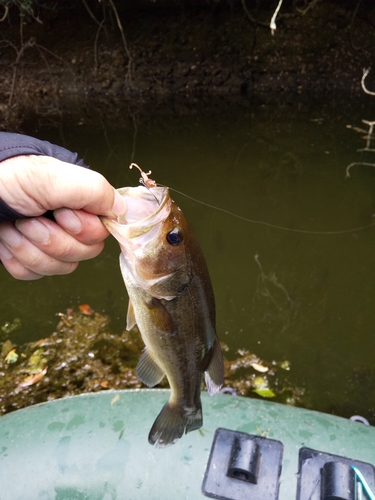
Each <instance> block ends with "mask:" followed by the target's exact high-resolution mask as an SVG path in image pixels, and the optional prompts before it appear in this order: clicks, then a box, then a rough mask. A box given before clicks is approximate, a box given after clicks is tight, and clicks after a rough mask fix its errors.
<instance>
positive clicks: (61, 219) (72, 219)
mask: <svg viewBox="0 0 375 500" xmlns="http://www.w3.org/2000/svg"><path fill="white" fill-rule="evenodd" d="M53 214H54V216H55V217H56V219H57V220H58V223H59V225H60V226H62V227H63V228H64V229H66V230H68V231H69V232H70V233H79V232H81V231H82V222H81V219H80V218H79V217H77V215H76V214H75V213H74V212H73V211H72V210H70V209H69V208H58V209H57V210H55V211H54V212H53Z"/></svg>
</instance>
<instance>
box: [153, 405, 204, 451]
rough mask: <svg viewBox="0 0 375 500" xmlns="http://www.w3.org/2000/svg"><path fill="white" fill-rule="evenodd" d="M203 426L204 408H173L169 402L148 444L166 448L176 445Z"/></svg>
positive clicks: (157, 421)
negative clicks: (188, 433) (185, 436)
mask: <svg viewBox="0 0 375 500" xmlns="http://www.w3.org/2000/svg"><path fill="white" fill-rule="evenodd" d="M202 425H203V418H202V406H201V404H199V406H196V407H194V408H182V407H180V406H172V405H171V404H170V403H169V401H168V402H167V403H166V404H165V405H164V407H163V409H162V410H161V412H160V413H159V415H158V416H157V418H156V420H155V422H154V424H153V426H152V427H151V430H150V433H149V435H148V442H149V443H150V444H156V446H157V447H158V448H164V447H166V446H169V445H171V444H174V443H175V442H176V441H177V440H178V439H180V437H181V436H182V435H183V434H184V432H185V433H187V432H190V431H195V430H196V429H199V428H200V427H202Z"/></svg>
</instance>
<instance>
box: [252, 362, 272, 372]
mask: <svg viewBox="0 0 375 500" xmlns="http://www.w3.org/2000/svg"><path fill="white" fill-rule="evenodd" d="M250 364H251V366H252V367H253V368H254V370H256V371H258V372H261V373H265V372H268V368H267V366H263V365H261V364H260V363H250Z"/></svg>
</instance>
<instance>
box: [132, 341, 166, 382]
mask: <svg viewBox="0 0 375 500" xmlns="http://www.w3.org/2000/svg"><path fill="white" fill-rule="evenodd" d="M136 374H137V377H138V378H139V380H140V381H141V382H143V383H144V384H145V385H147V387H154V386H155V385H157V384H158V383H159V382H161V380H162V378H163V377H164V372H163V370H162V369H161V368H160V366H159V365H158V364H157V363H156V361H155V360H154V359H153V358H152V357H151V355H150V353H149V352H148V351H147V350H146V349H145V350H144V351H143V354H142V356H141V358H140V360H139V361H138V364H137V368H136Z"/></svg>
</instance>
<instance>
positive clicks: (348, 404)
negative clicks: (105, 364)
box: [0, 106, 375, 423]
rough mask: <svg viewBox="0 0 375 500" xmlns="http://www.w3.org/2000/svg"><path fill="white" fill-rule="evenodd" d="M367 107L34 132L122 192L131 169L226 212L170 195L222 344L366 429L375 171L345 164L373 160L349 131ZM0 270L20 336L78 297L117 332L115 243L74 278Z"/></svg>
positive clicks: (372, 349)
mask: <svg viewBox="0 0 375 500" xmlns="http://www.w3.org/2000/svg"><path fill="white" fill-rule="evenodd" d="M367 113H368V111H364V110H363V108H359V109H358V110H357V111H356V112H354V113H352V114H351V115H349V114H348V115H347V116H343V115H340V116H337V113H335V111H334V110H333V111H331V112H327V111H324V112H323V111H321V110H320V109H319V108H316V109H314V110H311V109H305V108H304V109H302V110H300V111H299V110H298V109H295V108H293V109H292V108H287V107H284V108H276V107H266V106H263V107H262V106H260V107H257V108H254V109H251V110H249V109H247V110H242V109H241V108H240V107H237V108H235V109H233V110H232V112H231V113H227V114H226V115H225V116H223V117H220V118H218V117H217V115H216V116H215V117H214V118H210V117H209V116H200V115H196V114H194V115H193V114H192V115H186V116H185V117H184V118H176V117H171V118H169V119H168V118H165V117H164V118H163V120H162V121H161V122H159V123H157V122H154V123H152V124H150V123H148V124H146V123H145V124H142V123H141V122H140V123H137V127H136V134H135V133H134V132H135V129H134V127H133V123H131V126H129V127H127V128H124V129H116V128H115V127H111V126H109V125H108V126H107V125H106V126H104V128H93V127H90V126H86V125H84V124H83V125H78V121H76V122H73V123H63V124H62V125H61V127H60V129H48V130H46V129H39V130H38V131H37V134H38V135H39V136H40V137H43V138H47V139H49V140H51V141H55V142H58V143H60V144H64V145H65V146H67V147H69V148H71V149H73V150H76V151H78V152H79V154H80V155H81V156H84V158H85V160H86V161H87V162H88V163H89V164H90V165H91V166H92V168H95V169H97V170H99V171H100V172H102V173H103V174H104V175H106V176H107V177H108V179H109V180H110V181H111V182H112V183H113V184H114V185H115V186H117V187H120V186H124V185H136V184H137V182H138V175H137V173H136V172H135V171H134V170H133V171H129V170H128V168H127V167H128V165H129V163H130V162H131V161H135V162H137V163H138V164H139V165H141V166H142V168H144V169H145V170H148V169H151V170H152V172H153V178H155V179H156V180H157V181H158V182H159V183H161V184H166V185H168V186H170V187H171V188H175V189H176V190H177V191H179V192H183V193H186V194H187V195H189V196H190V197H192V198H193V199H195V200H201V201H203V202H205V203H206V204H209V205H212V206H216V207H219V208H221V209H224V210H226V211H227V212H223V211H218V210H215V209H214V208H211V207H209V206H207V205H202V204H200V203H199V202H197V201H194V200H193V199H192V198H187V197H185V196H183V195H181V194H179V192H177V191H176V192H173V197H174V199H175V200H176V201H177V203H178V204H179V205H180V206H181V207H182V208H183V211H184V213H185V214H186V216H187V218H188V219H189V221H190V223H191V225H192V226H193V228H194V230H195V233H196V235H197V237H198V238H199V240H200V242H201V245H202V248H203V250H204V252H205V255H206V258H207V261H208V265H209V268H210V272H211V276H212V280H213V284H214V289H215V293H216V301H217V322H218V333H219V336H220V338H221V339H222V340H223V341H224V342H225V343H226V344H228V345H229V347H230V348H231V350H232V352H233V353H235V351H236V349H239V348H245V349H247V350H249V351H250V352H255V353H256V354H257V355H258V356H259V357H260V358H262V359H267V360H273V359H276V360H283V359H285V360H288V361H290V363H291V372H290V374H291V379H292V380H293V383H294V384H295V385H296V386H304V387H305V388H306V394H307V396H308V399H307V403H308V404H309V405H311V406H312V407H313V408H315V409H318V410H323V411H328V412H330V411H334V412H336V413H338V414H342V415H343V416H350V415H351V414H354V413H355V414H362V415H363V416H365V417H366V418H368V419H369V420H370V421H371V420H372V423H375V389H374V383H373V382H374V378H375V370H374V368H373V365H374V360H373V358H374V353H375V340H374V338H375V337H374V334H373V325H374V324H375V308H374V307H373V300H374V295H375V293H374V292H375V280H374V272H373V267H374V264H373V261H374V259H373V253H374V248H375V244H374V243H375V241H374V240H375V237H374V234H375V232H374V231H375V228H374V227H369V228H367V229H360V230H357V229H356V228H362V227H364V226H368V225H370V224H372V223H373V222H375V221H374V219H372V214H374V213H375V196H374V187H375V170H374V169H371V168H367V167H358V168H357V167H356V168H353V169H352V170H351V177H350V178H349V179H346V178H345V170H346V167H347V166H348V165H349V164H350V163H352V162H358V161H367V162H371V157H370V156H366V157H365V156H364V155H366V154H367V155H369V153H366V152H365V153H363V152H362V153H359V152H358V151H357V150H358V149H360V148H361V147H363V146H364V143H363V139H362V138H361V135H360V134H358V133H356V131H355V130H353V128H347V125H351V126H354V127H355V126H358V127H361V126H363V124H362V122H361V120H362V119H368V120H370V119H371V118H373V117H374V116H375V112H374V113H373V114H372V116H371V115H370V114H367ZM61 130H62V131H63V134H62V133H61ZM28 133H32V134H34V133H35V131H34V130H28ZM374 160H375V157H374ZM228 212H232V213H233V214H237V215H239V216H241V217H242V218H238V217H235V216H233V215H231V214H230V213H228ZM244 219H249V220H251V221H253V222H249V221H246V220H244ZM254 221H255V222H254ZM259 222H264V223H268V224H269V225H263V224H260V223H259ZM276 226H277V227H276ZM346 230H350V231H349V232H342V231H346ZM319 232H321V233H327V232H328V233H330V234H318V233H319ZM0 273H1V280H2V287H1V290H0V294H1V306H0V318H1V322H2V323H4V322H5V321H6V320H8V321H12V320H13V319H14V318H15V317H19V318H21V321H22V325H23V327H22V329H21V331H20V333H15V335H16V340H18V341H21V340H22V339H37V338H40V337H43V336H46V335H49V334H50V333H51V331H52V330H51V329H53V328H54V327H55V324H56V320H55V316H54V314H55V313H56V312H58V311H60V310H65V309H66V308H67V307H68V306H71V305H77V304H79V303H81V302H85V303H89V304H90V305H91V306H92V307H93V308H94V309H96V310H98V311H100V312H105V313H106V314H109V315H110V316H111V318H112V322H113V329H114V330H117V331H121V330H122V329H123V328H124V326H125V317H126V308H127V297H126V292H125V288H124V285H123V282H122V278H121V276H120V271H119V268H118V248H117V244H116V243H115V242H114V241H110V240H109V241H108V243H107V245H106V250H105V251H104V252H103V254H102V255H101V256H100V257H99V258H97V259H95V260H94V261H91V262H86V263H82V264H81V265H80V267H79V269H78V270H77V272H76V273H74V274H73V275H71V276H66V277H53V278H44V279H43V280H42V281H40V282H31V283H22V282H21V283H19V282H16V281H15V280H13V279H12V278H10V277H9V276H7V275H6V273H5V271H4V270H0Z"/></svg>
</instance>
